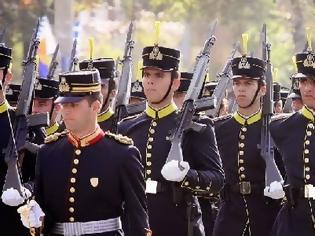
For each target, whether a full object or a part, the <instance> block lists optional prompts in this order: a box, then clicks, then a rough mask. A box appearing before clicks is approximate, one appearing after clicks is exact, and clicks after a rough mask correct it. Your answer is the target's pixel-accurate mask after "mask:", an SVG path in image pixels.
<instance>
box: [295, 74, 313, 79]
mask: <svg viewBox="0 0 315 236" xmlns="http://www.w3.org/2000/svg"><path fill="white" fill-rule="evenodd" d="M306 77H310V76H307V75H305V74H303V73H297V74H295V75H293V76H292V78H306Z"/></svg>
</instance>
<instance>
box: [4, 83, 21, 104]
mask: <svg viewBox="0 0 315 236" xmlns="http://www.w3.org/2000/svg"><path fill="white" fill-rule="evenodd" d="M20 90H21V85H19V84H9V85H8V87H7V89H6V92H5V98H6V100H7V101H8V103H9V104H10V106H12V107H15V106H16V104H17V101H18V98H19V94H20Z"/></svg>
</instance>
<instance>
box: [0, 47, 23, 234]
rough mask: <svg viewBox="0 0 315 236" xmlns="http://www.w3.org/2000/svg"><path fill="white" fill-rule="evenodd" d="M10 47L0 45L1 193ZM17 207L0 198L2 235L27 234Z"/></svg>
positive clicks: (7, 126)
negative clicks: (8, 204) (5, 202)
mask: <svg viewBox="0 0 315 236" xmlns="http://www.w3.org/2000/svg"><path fill="white" fill-rule="evenodd" d="M11 53H12V49H11V48H8V47H6V46H5V45H3V44H1V45H0V130H1V135H0V190H1V193H2V189H3V185H4V181H5V176H6V173H7V164H6V163H5V160H4V157H5V153H4V150H5V148H6V147H7V144H8V141H9V138H10V136H11V129H10V123H9V119H8V117H9V115H10V117H11V118H12V116H13V113H14V111H13V108H12V107H11V106H10V105H9V103H8V101H7V100H6V99H5V90H6V88H7V86H8V85H9V83H10V82H11V80H12V79H13V75H12V72H11V69H10V64H11V59H12V57H11ZM16 210H17V208H16V207H12V206H7V205H5V204H4V203H3V202H2V201H1V200H0V229H1V233H2V234H4V235H19V236H20V235H21V236H22V235H29V232H28V230H27V229H26V228H24V227H23V225H22V224H21V222H20V219H19V215H18V214H17V212H16Z"/></svg>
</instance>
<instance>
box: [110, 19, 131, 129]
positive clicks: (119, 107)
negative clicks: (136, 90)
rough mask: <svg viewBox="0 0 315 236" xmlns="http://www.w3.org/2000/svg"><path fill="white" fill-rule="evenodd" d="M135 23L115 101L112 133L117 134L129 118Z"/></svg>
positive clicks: (128, 35) (127, 40)
mask: <svg viewBox="0 0 315 236" xmlns="http://www.w3.org/2000/svg"><path fill="white" fill-rule="evenodd" d="M132 31H133V23H132V22H130V24H129V30H128V33H127V38H126V43H125V51H124V58H123V60H122V72H121V75H120V78H119V83H118V92H117V96H116V99H115V113H114V121H113V127H112V130H111V131H112V132H114V133H117V128H118V127H117V125H118V122H119V121H121V119H123V118H125V117H127V116H128V111H127V106H128V103H129V98H130V90H131V79H132V56H131V53H132V49H133V47H134V41H133V40H132Z"/></svg>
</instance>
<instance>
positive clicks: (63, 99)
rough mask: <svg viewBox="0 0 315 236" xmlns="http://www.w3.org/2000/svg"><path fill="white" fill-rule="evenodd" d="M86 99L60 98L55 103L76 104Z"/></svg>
mask: <svg viewBox="0 0 315 236" xmlns="http://www.w3.org/2000/svg"><path fill="white" fill-rule="evenodd" d="M83 98H84V97H58V98H57V99H56V100H55V103H76V102H80V101H81V100H82V99H83Z"/></svg>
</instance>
